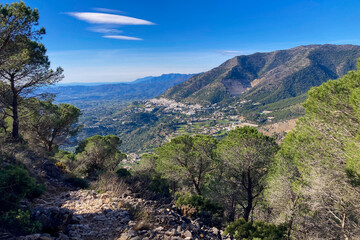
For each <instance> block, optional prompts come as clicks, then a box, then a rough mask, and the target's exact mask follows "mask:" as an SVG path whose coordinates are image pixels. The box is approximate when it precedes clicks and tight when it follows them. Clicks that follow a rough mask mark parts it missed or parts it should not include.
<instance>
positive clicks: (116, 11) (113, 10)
mask: <svg viewBox="0 0 360 240" xmlns="http://www.w3.org/2000/svg"><path fill="white" fill-rule="evenodd" d="M93 10H94V11H98V12H107V13H122V14H124V13H125V12H123V11H120V10H115V9H109V8H93Z"/></svg>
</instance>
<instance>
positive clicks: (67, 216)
mask: <svg viewBox="0 0 360 240" xmlns="http://www.w3.org/2000/svg"><path fill="white" fill-rule="evenodd" d="M72 216H73V214H72V212H71V211H70V210H68V209H65V208H55V207H54V208H42V207H39V208H35V209H34V211H33V213H32V215H31V220H32V221H39V222H40V223H41V225H42V226H43V231H44V232H45V233H50V234H54V233H57V232H60V231H63V230H65V228H66V226H67V225H68V224H69V223H70V221H71V219H72Z"/></svg>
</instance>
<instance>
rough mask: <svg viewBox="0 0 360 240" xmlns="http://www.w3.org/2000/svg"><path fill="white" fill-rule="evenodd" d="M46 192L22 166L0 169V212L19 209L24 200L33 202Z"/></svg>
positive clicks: (9, 166)
mask: <svg viewBox="0 0 360 240" xmlns="http://www.w3.org/2000/svg"><path fill="white" fill-rule="evenodd" d="M44 191H45V186H43V185H39V184H37V183H36V180H35V179H34V178H32V177H30V176H29V173H28V171H27V170H26V169H24V168H22V167H21V166H16V165H8V166H5V167H1V168H0V211H9V210H12V209H15V208H17V206H18V205H19V202H20V201H21V200H23V199H24V198H27V199H29V200H32V199H34V198H36V197H39V196H40V195H41V194H43V193H44Z"/></svg>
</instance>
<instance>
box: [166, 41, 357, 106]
mask: <svg viewBox="0 0 360 240" xmlns="http://www.w3.org/2000/svg"><path fill="white" fill-rule="evenodd" d="M359 57H360V46H355V45H330V44H325V45H308V46H299V47H295V48H292V49H289V50H279V51H274V52H267V53H254V54H251V55H243V56H238V57H234V58H232V59H230V60H228V61H226V62H224V63H223V64H221V65H220V66H219V67H216V68H214V69H212V70H210V71H208V72H205V73H202V74H199V75H195V76H193V77H192V78H190V79H189V80H187V81H185V82H183V83H181V84H179V85H176V86H174V87H172V88H171V89H169V90H167V91H166V92H165V93H164V94H163V95H162V97H165V98H169V99H174V100H176V101H181V102H188V103H200V104H202V105H209V104H214V103H221V102H227V101H229V100H230V101H231V100H232V99H233V98H237V97H240V98H243V99H246V100H252V101H253V102H256V103H257V104H258V105H266V104H271V103H276V102H279V101H284V100H285V99H288V98H296V97H300V98H301V100H304V98H303V97H301V96H303V95H304V94H305V93H306V92H307V91H308V90H309V89H310V88H311V87H313V86H319V85H320V84H322V83H323V82H325V81H327V80H329V79H335V78H338V77H340V76H342V75H344V74H345V73H347V72H348V71H349V70H354V69H355V67H356V62H357V59H358V58H359Z"/></svg>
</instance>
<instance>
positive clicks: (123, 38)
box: [103, 35, 143, 41]
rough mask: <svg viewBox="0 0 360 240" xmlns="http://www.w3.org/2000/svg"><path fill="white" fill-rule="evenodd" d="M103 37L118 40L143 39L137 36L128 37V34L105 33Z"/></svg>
mask: <svg viewBox="0 0 360 240" xmlns="http://www.w3.org/2000/svg"><path fill="white" fill-rule="evenodd" d="M103 37H104V38H111V39H119V40H135V41H141V40H143V39H141V38H137V37H129V36H122V35H105V36H103Z"/></svg>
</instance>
